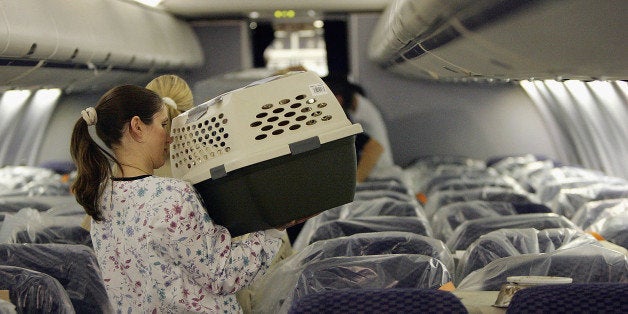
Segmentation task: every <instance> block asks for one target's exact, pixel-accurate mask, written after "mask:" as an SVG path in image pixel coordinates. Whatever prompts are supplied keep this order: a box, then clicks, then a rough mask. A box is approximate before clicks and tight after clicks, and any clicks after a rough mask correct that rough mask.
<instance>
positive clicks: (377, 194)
mask: <svg viewBox="0 0 628 314" xmlns="http://www.w3.org/2000/svg"><path fill="white" fill-rule="evenodd" d="M378 198H390V199H393V200H397V201H401V202H416V199H415V198H414V196H412V195H410V194H408V193H402V192H399V191H394V190H360V191H356V192H355V195H354V196H353V200H354V201H368V200H372V199H378Z"/></svg>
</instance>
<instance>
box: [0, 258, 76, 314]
mask: <svg viewBox="0 0 628 314" xmlns="http://www.w3.org/2000/svg"><path fill="white" fill-rule="evenodd" d="M0 290H8V291H9V298H10V299H11V303H12V304H13V305H15V307H16V311H17V312H18V313H58V314H66V313H67V314H72V313H75V311H74V307H73V306H72V302H71V301H70V297H69V296H68V293H67V292H66V290H65V289H64V288H63V286H62V285H61V284H60V283H59V281H58V280H57V279H55V278H53V277H51V276H49V275H46V274H44V273H41V272H38V271H34V270H30V269H26V268H22V267H15V266H0Z"/></svg>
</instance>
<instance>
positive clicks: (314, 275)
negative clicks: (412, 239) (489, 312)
mask: <svg viewBox="0 0 628 314" xmlns="http://www.w3.org/2000/svg"><path fill="white" fill-rule="evenodd" d="M450 280H451V277H450V275H449V272H448V271H447V270H446V269H445V267H444V265H443V264H442V263H441V262H440V261H439V260H437V259H435V258H432V257H429V256H425V255H412V254H409V255H406V254H397V255H377V256H357V257H333V258H328V259H324V260H320V261H316V262H313V263H310V264H308V265H307V266H305V267H304V269H303V271H302V272H301V274H300V275H299V279H298V282H297V284H296V287H295V289H294V291H293V293H292V300H290V299H287V300H286V302H287V303H292V302H293V300H298V299H300V298H302V297H303V296H305V295H308V294H311V293H318V292H322V291H329V290H346V289H366V288H424V289H437V288H439V287H441V286H442V285H444V284H445V283H447V282H449V281H450Z"/></svg>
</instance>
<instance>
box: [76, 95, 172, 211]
mask: <svg viewBox="0 0 628 314" xmlns="http://www.w3.org/2000/svg"><path fill="white" fill-rule="evenodd" d="M162 106H163V101H162V100H161V97H159V95H157V94H156V93H155V92H153V91H150V90H148V89H146V88H143V87H140V86H135V85H122V86H117V87H114V88H112V89H110V90H109V91H107V92H106V93H105V94H104V95H103V96H102V97H101V98H100V100H98V103H97V104H96V106H95V107H94V109H95V110H96V115H97V122H96V124H95V125H94V127H95V128H96V134H97V135H98V137H99V138H100V139H101V140H102V142H103V143H104V144H105V145H106V146H107V147H108V148H110V149H111V148H112V147H113V146H114V145H118V144H120V141H121V139H122V134H123V131H124V127H125V125H126V124H127V123H128V122H129V121H131V119H132V118H133V117H134V116H138V117H139V118H140V119H141V120H142V122H144V123H146V124H150V123H152V121H153V115H154V114H155V113H157V112H158V111H159V110H161V109H162ZM70 154H71V155H72V159H73V160H74V162H75V163H76V166H77V170H78V174H77V177H76V180H75V182H74V184H73V185H72V191H73V192H74V195H75V197H76V200H77V201H78V203H79V204H81V206H83V208H84V209H85V212H86V213H87V214H88V215H90V216H91V217H92V218H93V219H94V220H95V221H100V220H102V219H103V216H102V213H101V212H100V210H99V208H98V200H99V199H100V196H101V195H102V193H103V190H104V188H105V186H106V180H107V178H109V177H110V176H111V175H112V172H111V161H113V162H115V163H116V164H118V161H117V160H116V159H115V157H114V156H112V155H111V154H109V153H108V152H107V151H106V150H105V149H103V148H102V147H100V146H99V145H98V144H96V142H94V140H93V139H92V137H91V136H90V134H89V129H88V125H87V122H85V120H84V119H83V118H82V117H81V118H79V120H78V121H76V124H75V125H74V130H73V131H72V139H71V141H70ZM110 159H111V161H110Z"/></svg>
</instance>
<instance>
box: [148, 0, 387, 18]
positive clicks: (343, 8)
mask: <svg viewBox="0 0 628 314" xmlns="http://www.w3.org/2000/svg"><path fill="white" fill-rule="evenodd" d="M390 2H392V1H391V0H317V1H306V0H262V1H260V0H257V1H252V0H163V1H161V3H160V5H159V7H160V8H163V9H164V10H166V11H168V12H170V13H172V14H174V15H176V16H180V17H183V18H191V19H199V18H208V17H217V16H221V15H222V16H224V15H227V16H233V15H238V16H248V14H249V13H250V12H252V11H269V12H273V11H275V10H304V11H306V10H314V11H321V12H332V13H333V12H366V11H383V10H384V8H386V5H387V4H388V3H390Z"/></svg>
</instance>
